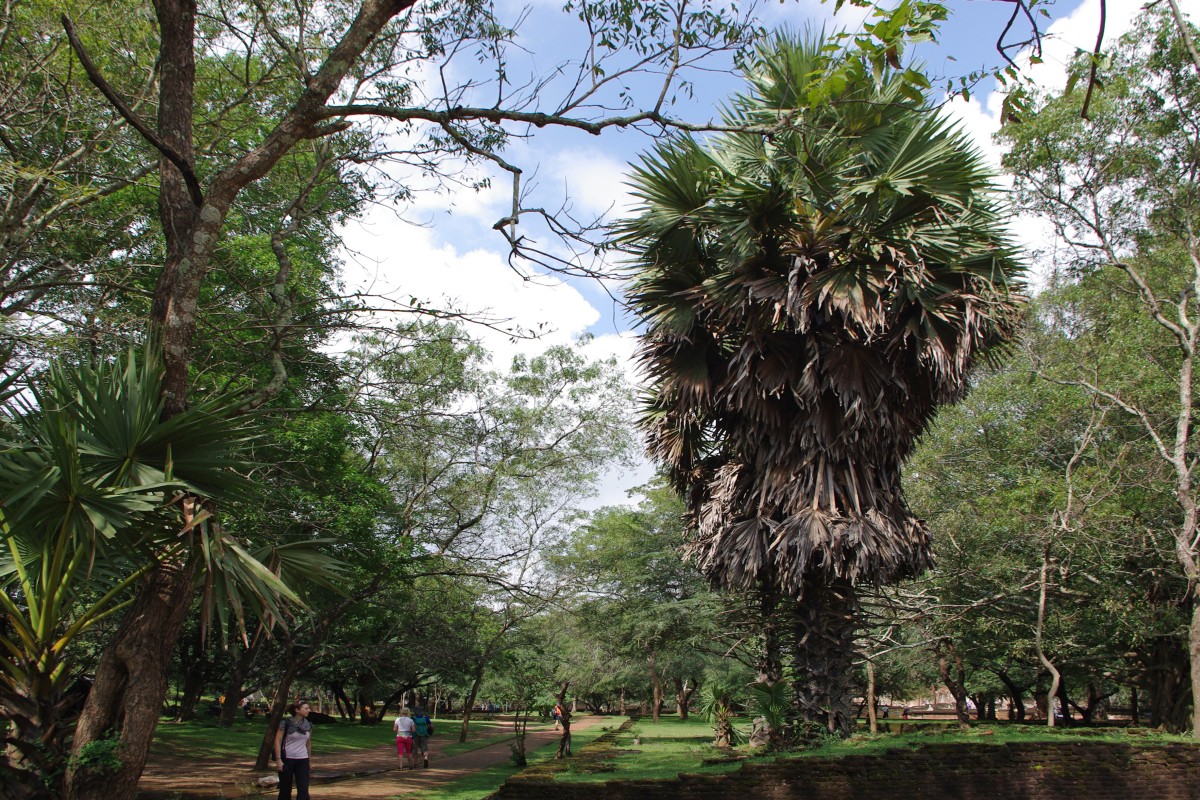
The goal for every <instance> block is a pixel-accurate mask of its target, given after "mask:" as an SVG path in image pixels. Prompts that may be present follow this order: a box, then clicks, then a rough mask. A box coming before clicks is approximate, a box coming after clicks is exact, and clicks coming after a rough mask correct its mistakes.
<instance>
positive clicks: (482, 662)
mask: <svg viewBox="0 0 1200 800" xmlns="http://www.w3.org/2000/svg"><path fill="white" fill-rule="evenodd" d="M486 666H487V661H486V659H485V658H484V657H480V659H479V660H478V661H477V662H475V674H474V675H473V676H472V679H471V691H470V692H469V693H468V694H467V699H466V700H464V701H463V715H462V728H461V730H459V733H458V741H459V744H462V743H463V742H465V741H467V730H468V729H469V728H470V725H471V712H472V711H473V710H474V709H475V698H477V697H478V696H479V687H480V685H482V684H483V670H484V668H485V667H486ZM563 711H566V709H565V708H564V709H563Z"/></svg>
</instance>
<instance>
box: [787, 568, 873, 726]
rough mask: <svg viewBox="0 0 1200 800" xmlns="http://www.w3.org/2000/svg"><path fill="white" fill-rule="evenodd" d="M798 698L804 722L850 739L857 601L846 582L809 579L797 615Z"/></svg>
mask: <svg viewBox="0 0 1200 800" xmlns="http://www.w3.org/2000/svg"><path fill="white" fill-rule="evenodd" d="M794 622H795V637H796V638H795V644H794V645H793V647H794V654H793V655H794V663H795V671H796V676H797V678H796V698H797V701H798V702H799V704H800V712H801V714H802V715H803V718H804V721H805V722H808V723H816V724H819V725H821V726H823V727H824V728H825V729H826V730H827V731H829V732H830V733H836V734H839V735H841V736H849V735H850V732H851V731H852V730H853V727H854V716H853V714H852V713H851V709H850V701H851V697H852V691H851V684H852V681H853V674H854V653H855V647H854V641H855V638H856V634H857V631H858V627H859V621H858V598H857V595H856V593H855V589H854V586H853V585H852V584H851V583H850V581H848V580H846V579H844V578H832V579H829V578H825V577H824V576H821V575H810V576H808V577H806V578H805V579H804V587H803V594H802V596H801V597H800V599H799V600H798V601H797V603H796V606H795V613H794Z"/></svg>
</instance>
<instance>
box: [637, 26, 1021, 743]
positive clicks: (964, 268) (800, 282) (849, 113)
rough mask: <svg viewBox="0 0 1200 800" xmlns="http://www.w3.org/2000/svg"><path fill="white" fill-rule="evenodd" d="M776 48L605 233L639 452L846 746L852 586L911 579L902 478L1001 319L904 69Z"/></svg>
mask: <svg viewBox="0 0 1200 800" xmlns="http://www.w3.org/2000/svg"><path fill="white" fill-rule="evenodd" d="M835 50H836V48H832V47H830V46H828V43H827V41H826V40H825V39H824V38H823V37H822V36H811V35H810V36H806V37H799V36H795V35H790V34H783V35H780V36H778V37H776V38H775V39H773V40H772V41H771V42H770V43H769V44H768V45H766V46H764V47H763V48H761V49H760V50H759V51H758V52H757V54H756V55H755V57H753V58H751V59H750V61H749V64H748V70H747V77H748V82H749V89H748V91H747V92H745V93H744V94H741V95H739V96H737V97H735V98H734V99H733V101H732V103H731V106H730V109H729V110H728V111H727V112H726V114H725V116H726V122H727V123H728V124H729V125H731V126H739V127H741V128H743V129H745V132H741V131H739V132H734V133H727V134H723V135H720V136H716V137H713V138H712V139H711V140H709V141H707V142H704V143H702V142H699V141H697V140H696V139H694V138H692V137H690V136H678V137H674V138H670V139H668V140H666V141H664V142H662V143H661V144H659V145H658V146H657V147H656V148H655V149H654V150H653V151H652V152H651V153H649V154H647V155H646V156H644V158H643V160H642V163H641V165H640V166H638V167H637V168H636V169H635V171H634V175H633V178H632V184H633V189H634V195H635V197H636V198H637V200H638V201H639V207H638V209H637V211H636V214H635V215H634V216H633V217H632V218H630V219H628V220H627V221H625V222H624V223H622V224H621V226H620V227H619V229H618V230H619V241H620V242H621V243H622V244H623V245H624V246H625V247H627V248H629V249H630V250H631V251H632V252H633V254H634V257H635V272H634V276H633V281H632V284H631V287H630V293H629V298H630V302H631V304H632V307H633V308H634V309H635V310H636V311H637V312H638V313H639V314H640V315H641V317H642V318H643V319H644V321H645V325H646V329H645V332H644V334H643V337H642V341H641V351H640V355H641V359H642V362H643V365H644V368H645V370H646V372H647V373H648V375H649V378H650V381H651V388H650V391H649V396H648V398H647V400H646V405H645V412H644V415H643V418H642V423H643V425H644V427H645V430H646V431H647V435H648V440H649V446H650V450H651V452H652V453H653V455H654V456H655V457H657V458H658V459H659V460H661V461H662V462H664V463H665V464H666V465H668V466H669V468H670V473H671V476H672V479H673V481H674V483H675V484H676V486H677V487H678V488H679V489H680V490H682V491H683V492H684V493H685V495H686V497H687V498H688V503H689V511H690V514H691V517H692V520H693V523H694V526H695V538H694V541H693V542H692V545H691V552H692V555H693V556H694V557H695V558H696V559H697V560H698V562H699V564H700V565H701V566H702V568H703V569H704V571H705V572H706V574H707V575H708V576H709V577H710V578H711V579H712V580H714V581H715V582H717V583H719V584H722V585H724V586H727V587H732V588H738V589H752V588H766V589H768V590H772V591H778V592H780V593H782V595H783V596H785V597H792V598H795V599H796V600H797V604H796V609H797V610H796V617H795V621H796V625H797V626H798V629H797V630H796V632H795V633H796V642H797V646H796V648H795V657H796V659H797V661H796V663H795V666H796V668H797V672H798V673H799V675H800V676H801V678H802V680H801V681H800V682H799V686H798V697H799V702H800V705H801V706H802V711H803V712H804V714H805V716H806V717H807V718H808V719H810V720H814V721H816V720H819V721H821V722H823V723H824V724H826V725H828V726H829V728H830V729H831V730H843V731H845V730H848V728H849V725H850V718H849V715H848V707H849V706H848V700H849V698H848V696H847V692H848V687H847V685H846V680H847V676H848V675H849V674H851V670H850V659H851V658H852V654H853V653H852V651H853V638H854V634H855V628H856V625H855V623H854V618H855V611H856V609H857V602H856V599H855V597H856V587H857V586H858V585H860V584H862V583H864V582H869V583H886V582H890V581H895V580H897V579H900V578H903V577H905V576H911V575H914V574H917V573H919V572H921V571H923V570H924V569H926V568H927V567H928V566H929V565H930V546H929V539H928V534H927V531H926V529H925V526H924V525H923V524H922V523H921V521H920V520H918V519H916V518H915V517H914V516H913V515H912V513H911V512H910V510H909V508H908V506H907V504H906V503H905V501H904V497H903V493H902V491H901V486H900V467H901V463H902V462H903V460H904V458H905V457H906V456H907V455H908V453H909V452H910V451H911V449H912V447H913V443H914V441H915V440H916V438H917V436H918V435H919V434H920V433H921V431H922V430H924V428H925V426H926V425H927V424H928V423H929V421H930V419H931V417H932V415H933V413H934V411H935V409H936V408H937V407H938V406H939V405H940V404H943V403H949V402H953V401H955V400H957V399H959V398H960V397H961V396H962V394H963V392H964V391H965V389H966V385H967V384H966V381H967V376H968V372H969V371H970V369H971V367H972V365H973V364H974V363H975V362H976V361H977V360H978V359H979V358H980V357H981V356H983V355H984V354H987V353H989V352H993V353H994V352H996V348H998V347H999V346H1000V345H1002V344H1003V343H1004V342H1006V341H1008V340H1009V339H1010V338H1011V337H1012V336H1013V334H1014V332H1015V330H1016V328H1017V325H1018V322H1019V309H1020V304H1021V297H1020V295H1019V294H1018V292H1019V291H1020V288H1021V287H1020V283H1019V279H1020V274H1021V270H1020V267H1019V266H1018V265H1017V264H1016V263H1015V261H1014V258H1013V250H1012V247H1011V246H1010V245H1009V243H1008V242H1007V241H1006V239H1005V236H1004V234H1003V232H1002V228H1001V222H1002V209H1001V207H1000V205H999V204H998V201H997V199H996V196H995V192H994V189H993V185H992V182H991V178H990V176H989V174H988V171H987V169H986V168H985V167H984V165H983V163H982V160H981V157H980V155H979V154H978V152H977V151H976V150H975V149H974V148H973V147H972V146H971V145H970V144H969V143H968V141H967V139H966V137H965V136H964V135H963V134H962V133H961V132H960V131H959V130H957V129H956V128H955V127H954V126H953V125H951V124H950V123H948V122H947V121H946V119H945V118H944V116H943V115H942V114H940V113H938V112H937V111H936V110H934V109H931V108H930V107H929V106H928V105H927V104H926V102H925V101H924V99H923V97H922V96H921V94H920V91H919V89H918V88H915V87H914V83H913V81H914V75H915V73H913V72H911V71H905V72H901V71H899V70H892V69H890V68H888V67H887V66H886V65H880V64H877V63H876V64H873V63H872V62H871V61H870V60H869V59H868V58H867V57H865V56H863V55H861V54H856V53H851V52H847V51H840V52H836V53H835V54H834V55H831V52H833V51H835Z"/></svg>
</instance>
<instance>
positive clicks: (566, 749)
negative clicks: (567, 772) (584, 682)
mask: <svg viewBox="0 0 1200 800" xmlns="http://www.w3.org/2000/svg"><path fill="white" fill-rule="evenodd" d="M570 685H571V682H570V681H563V685H562V688H560V689H559V690H558V695H557V696H556V697H555V698H554V702H556V703H557V704H558V707H559V708H561V709H562V719H560V720H559V722H561V723H562V735H561V736H560V737H559V738H558V753H557V754H556V755H555V756H554V757H555V758H564V757H566V756H569V755H571V710H570V709H569V708H567V704H566V703H565V702H564V701H565V700H566V697H567V687H568V686H570Z"/></svg>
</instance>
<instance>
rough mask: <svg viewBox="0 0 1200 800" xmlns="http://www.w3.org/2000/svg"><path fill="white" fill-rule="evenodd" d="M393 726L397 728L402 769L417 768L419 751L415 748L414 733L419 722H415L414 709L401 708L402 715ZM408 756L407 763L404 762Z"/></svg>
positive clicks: (398, 752) (397, 748)
mask: <svg viewBox="0 0 1200 800" xmlns="http://www.w3.org/2000/svg"><path fill="white" fill-rule="evenodd" d="M392 727H393V728H395V729H396V758H397V759H399V761H400V769H416V768H417V753H416V750H415V748H413V733H414V732H415V731H416V729H417V723H415V722H413V718H412V711H410V710H409V709H408V708H407V707H406V708H402V709H400V716H398V717H396V722H395V724H394V725H393V726H392ZM406 757H407V759H408V764H407V765H406V764H405V763H404V760H405V758H406Z"/></svg>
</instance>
